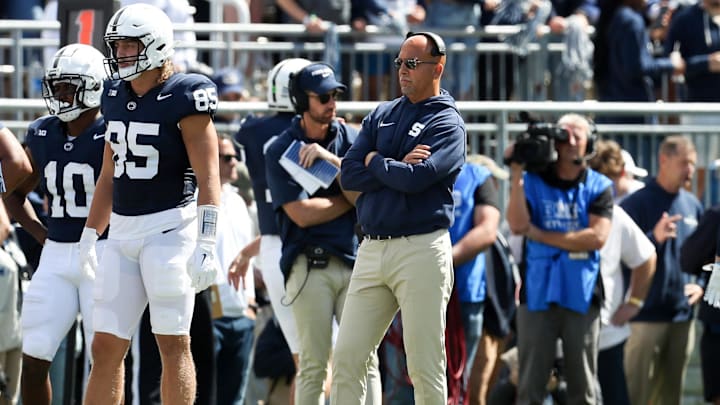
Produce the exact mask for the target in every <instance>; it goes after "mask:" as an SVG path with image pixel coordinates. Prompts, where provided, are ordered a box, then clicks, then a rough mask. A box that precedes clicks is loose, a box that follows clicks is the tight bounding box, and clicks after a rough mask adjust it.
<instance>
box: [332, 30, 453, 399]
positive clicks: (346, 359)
mask: <svg viewBox="0 0 720 405" xmlns="http://www.w3.org/2000/svg"><path fill="white" fill-rule="evenodd" d="M446 62H447V59H446V56H445V44H444V43H443V41H442V39H441V38H440V37H439V36H438V35H436V34H433V33H428V32H419V33H409V34H408V36H407V37H406V38H405V41H404V42H403V44H402V46H401V48H400V53H399V55H398V57H397V58H396V59H395V61H394V63H395V66H396V67H397V69H398V73H397V74H398V81H399V83H400V89H401V91H402V94H403V96H402V97H400V98H397V99H395V100H393V101H390V102H386V103H382V104H380V105H379V106H378V107H377V108H376V109H375V110H374V111H373V112H371V113H370V114H369V115H368V116H367V117H365V119H364V120H363V123H362V128H361V130H360V133H359V134H358V137H357V139H356V140H355V142H354V143H353V146H351V147H350V150H348V152H347V153H346V154H345V157H344V158H343V161H342V171H341V177H340V182H341V184H342V186H343V187H344V189H345V190H346V191H355V192H360V196H359V197H358V199H357V200H356V203H355V205H356V208H357V213H358V222H359V223H360V226H361V228H362V231H363V233H364V234H365V236H364V239H363V241H362V243H361V244H360V247H359V248H358V255H357V259H356V261H355V266H354V267H353V273H352V278H351V279H350V285H349V286H348V290H347V296H346V300H345V306H344V308H343V317H342V319H341V321H340V329H339V331H338V337H337V343H336V345H335V353H334V355H333V367H332V369H333V378H332V381H333V386H332V394H331V396H330V399H331V403H332V405H361V404H362V398H364V397H365V387H364V383H363V382H364V380H365V378H366V375H367V373H368V371H367V364H368V362H369V360H370V358H371V355H372V353H373V352H374V350H375V348H376V347H377V346H378V345H379V344H380V340H381V339H382V336H383V335H384V334H385V331H386V330H387V328H388V325H389V324H390V321H391V320H392V318H393V317H394V316H395V314H396V313H397V311H398V309H399V310H400V311H402V315H403V341H404V345H405V349H406V353H407V359H408V362H407V364H408V375H409V376H410V379H411V380H412V382H413V385H414V387H415V390H414V393H415V403H418V404H441V403H446V402H447V398H448V395H447V384H446V371H445V370H446V367H445V364H446V355H445V345H444V343H445V342H444V339H443V336H444V331H445V325H446V319H445V313H446V312H445V310H446V308H447V303H448V300H449V299H450V293H451V291H452V284H453V269H452V250H453V248H452V243H451V239H450V234H449V232H448V228H449V227H450V225H451V224H452V218H453V214H454V213H453V196H452V190H453V184H454V183H455V178H456V177H457V175H458V174H459V173H460V169H461V168H462V165H463V163H464V162H465V123H464V122H463V119H462V117H461V116H460V113H459V112H458V110H457V108H456V107H455V102H454V100H453V98H452V97H451V96H450V95H449V94H448V93H447V92H446V91H444V90H441V89H440V78H441V76H442V74H443V71H444V67H445V63H446ZM378 403H379V402H378Z"/></svg>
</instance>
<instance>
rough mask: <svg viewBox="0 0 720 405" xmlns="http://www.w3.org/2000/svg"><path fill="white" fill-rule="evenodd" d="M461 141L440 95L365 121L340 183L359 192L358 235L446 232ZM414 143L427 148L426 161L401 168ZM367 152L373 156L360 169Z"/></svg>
mask: <svg viewBox="0 0 720 405" xmlns="http://www.w3.org/2000/svg"><path fill="white" fill-rule="evenodd" d="M465 139H466V132H465V123H464V121H463V119H462V117H461V116H460V113H459V112H458V110H457V108H456V107H455V100H454V99H453V98H452V97H451V96H450V94H448V92H446V91H445V90H441V94H440V95H439V96H435V97H430V98H428V99H425V100H423V101H420V102H418V103H415V104H413V103H411V102H410V100H408V99H407V97H405V96H402V97H399V98H397V99H395V100H393V101H389V102H385V103H382V104H380V105H379V106H378V107H377V108H376V109H375V110H374V111H372V112H371V113H370V114H369V115H368V116H367V117H365V119H364V120H363V122H362V129H361V130H360V134H359V135H358V138H357V140H356V141H355V143H354V144H353V146H352V147H351V148H350V150H349V151H348V152H347V154H346V155H345V158H344V159H343V162H342V173H341V179H340V180H341V183H342V186H343V187H344V188H345V189H346V190H352V191H360V192H362V194H361V195H360V197H359V198H358V200H357V203H356V206H357V213H358V222H359V223H360V225H361V227H362V231H363V232H364V233H366V234H370V235H383V236H402V235H416V234H423V233H429V232H432V231H434V230H437V229H443V228H445V229H447V228H449V227H450V225H451V224H452V220H453V197H452V189H453V184H454V182H455V178H456V177H457V175H458V173H460V169H461V167H462V165H463V163H464V162H465V142H466V141H465ZM418 144H424V145H429V146H430V152H431V156H430V157H429V158H428V159H427V160H425V161H423V162H422V163H420V164H408V163H403V162H402V159H403V158H404V157H405V155H407V154H408V153H409V152H410V151H412V150H413V148H414V147H415V146H416V145H418ZM372 151H377V152H378V154H377V155H376V156H375V157H373V159H372V160H371V161H370V164H369V165H368V167H365V156H366V155H367V154H368V153H369V152H372Z"/></svg>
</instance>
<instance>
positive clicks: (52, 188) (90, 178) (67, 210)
mask: <svg viewBox="0 0 720 405" xmlns="http://www.w3.org/2000/svg"><path fill="white" fill-rule="evenodd" d="M57 176H60V177H61V178H62V184H61V188H62V189H61V190H58V183H57ZM74 176H80V178H81V179H82V188H83V190H76V189H75V187H74V186H73V184H74V182H73V177H74ZM45 179H46V186H47V191H48V193H50V194H51V195H52V204H51V206H50V216H51V217H52V218H62V217H64V216H65V215H66V214H67V216H69V217H74V218H85V217H87V216H88V213H89V211H90V201H92V196H93V193H94V192H95V171H94V170H93V168H92V166H90V165H89V164H87V163H78V162H70V163H68V164H66V165H65V167H63V168H60V169H58V164H57V162H56V161H54V160H53V161H50V162H48V164H47V165H45ZM82 193H84V194H85V198H84V200H85V205H78V204H77V201H82V200H83V199H82V198H76V197H77V196H78V195H79V194H80V195H81V194H82ZM63 201H64V202H65V207H64V208H63V204H62V202H63Z"/></svg>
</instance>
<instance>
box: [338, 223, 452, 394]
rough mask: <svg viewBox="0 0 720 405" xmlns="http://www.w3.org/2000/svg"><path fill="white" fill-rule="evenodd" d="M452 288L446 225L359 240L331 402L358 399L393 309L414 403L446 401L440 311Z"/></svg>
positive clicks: (341, 331)
mask: <svg viewBox="0 0 720 405" xmlns="http://www.w3.org/2000/svg"><path fill="white" fill-rule="evenodd" d="M452 285H453V269H452V245H451V243H450V236H449V234H448V232H447V230H438V231H435V232H432V233H428V234H421V235H413V236H407V237H399V238H393V239H390V240H381V241H378V240H367V239H366V240H364V241H363V242H362V243H361V245H360V249H359V250H358V257H357V260H356V261H355V268H354V270H353V274H352V279H351V281H350V287H349V288H348V293H347V300H346V302H345V308H344V310H343V318H342V321H341V322H340V331H339V332H338V339H337V344H336V347H335V354H334V356H333V385H332V395H331V401H332V404H333V405H352V404H361V403H362V398H363V397H364V394H365V384H364V381H365V376H366V374H367V372H368V364H369V362H370V360H369V359H370V357H371V353H373V351H374V350H375V349H376V348H377V347H378V345H379V344H380V341H381V340H382V338H383V336H384V334H385V331H386V330H387V328H388V326H389V325H390V322H391V320H392V319H393V317H394V316H395V313H397V310H398V308H399V309H400V310H401V312H402V320H403V339H404V342H405V352H406V353H407V366H408V375H409V376H410V379H411V380H412V382H413V386H414V389H415V403H416V404H417V405H437V404H444V403H446V402H447V383H446V377H445V362H446V361H445V310H446V307H447V303H448V300H449V299H450V292H451V290H452ZM376 403H377V404H379V402H376Z"/></svg>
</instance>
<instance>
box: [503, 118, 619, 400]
mask: <svg viewBox="0 0 720 405" xmlns="http://www.w3.org/2000/svg"><path fill="white" fill-rule="evenodd" d="M533 128H537V126H533V125H531V126H530V128H529V131H528V134H523V135H522V136H521V137H520V139H521V141H520V142H519V143H516V144H515V145H514V146H513V148H509V149H508V151H507V152H509V154H507V155H508V156H509V160H510V169H511V190H510V198H509V201H508V207H507V220H508V224H509V225H510V230H511V231H512V232H513V233H516V234H520V235H524V236H525V249H524V260H523V267H522V289H521V292H520V303H521V305H520V307H519V308H518V313H517V328H518V351H519V367H520V371H519V381H518V403H519V404H528V403H532V404H540V403H543V400H544V399H545V397H546V395H547V393H546V384H547V382H548V379H549V378H550V372H551V369H552V367H553V362H554V361H555V357H556V350H555V348H556V343H557V340H558V339H560V340H561V341H562V351H563V360H564V364H565V367H564V369H566V370H572V372H570V373H568V375H566V376H565V379H566V381H567V403H572V404H580V403H584V404H594V403H597V402H598V398H596V392H595V387H594V381H595V374H596V368H597V367H596V365H597V344H598V333H599V327H600V318H599V314H600V304H601V301H602V283H601V281H600V280H599V279H598V274H599V270H600V255H599V249H600V248H601V247H602V246H603V244H604V243H605V240H606V239H607V236H608V233H609V231H610V224H611V218H612V209H613V200H612V183H611V181H610V180H609V179H608V178H607V177H605V176H603V175H602V174H600V173H598V172H595V171H593V170H592V169H589V168H587V167H586V160H587V156H588V155H590V154H591V153H592V144H593V142H594V137H595V134H594V133H593V130H592V124H591V122H590V121H589V120H588V119H587V118H584V117H582V116H580V115H578V114H566V115H564V116H562V117H561V118H560V120H558V123H557V126H548V125H544V126H542V128H544V129H543V130H542V131H539V132H540V133H537V132H538V131H537V130H534V129H533ZM528 135H529V137H528ZM528 139H531V141H532V142H537V141H538V139H546V140H547V141H548V142H550V145H554V147H553V148H550V149H551V150H550V152H551V153H549V154H548V155H547V156H546V162H547V163H548V164H547V165H539V166H538V165H535V164H533V165H528V166H527V168H528V170H527V171H526V172H523V170H524V169H525V168H526V163H527V162H526V161H525V158H527V157H528V156H526V155H522V154H518V153H513V149H517V150H520V151H522V150H523V149H525V150H527V147H526V145H525V144H524V143H523V142H525V141H526V140H528ZM542 149H543V148H538V150H542ZM555 152H556V153H555ZM533 163H534V162H533ZM531 167H532V168H531Z"/></svg>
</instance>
